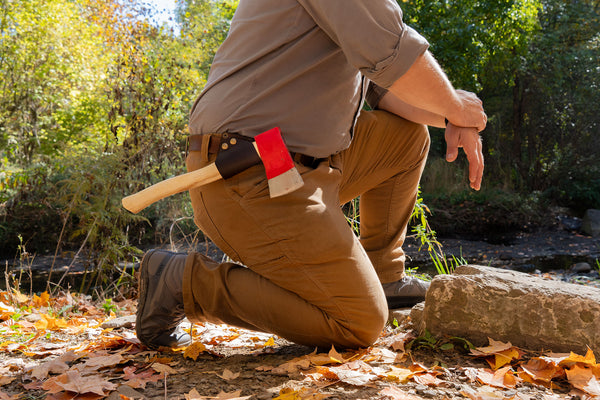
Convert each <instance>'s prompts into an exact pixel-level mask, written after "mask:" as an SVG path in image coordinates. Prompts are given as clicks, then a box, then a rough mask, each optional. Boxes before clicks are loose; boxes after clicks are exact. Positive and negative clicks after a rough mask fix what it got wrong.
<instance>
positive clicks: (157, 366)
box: [152, 363, 178, 375]
mask: <svg viewBox="0 0 600 400" xmlns="http://www.w3.org/2000/svg"><path fill="white" fill-rule="evenodd" d="M152 369H153V370H155V371H156V372H160V373H163V374H169V375H172V374H176V373H177V372H178V371H177V370H176V369H173V368H171V367H169V366H168V365H166V364H161V363H154V364H152Z"/></svg>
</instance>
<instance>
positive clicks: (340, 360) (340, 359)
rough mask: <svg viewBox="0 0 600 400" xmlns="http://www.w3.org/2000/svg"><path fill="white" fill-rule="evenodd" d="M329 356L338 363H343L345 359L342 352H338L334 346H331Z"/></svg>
mask: <svg viewBox="0 0 600 400" xmlns="http://www.w3.org/2000/svg"><path fill="white" fill-rule="evenodd" d="M329 358H330V359H331V361H332V362H334V363H338V364H341V363H343V362H344V361H345V359H344V356H342V355H341V354H340V353H338V352H337V351H336V350H335V347H333V346H331V350H329Z"/></svg>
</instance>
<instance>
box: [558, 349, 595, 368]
mask: <svg viewBox="0 0 600 400" xmlns="http://www.w3.org/2000/svg"><path fill="white" fill-rule="evenodd" d="M577 363H581V364H585V365H589V366H590V367H594V366H596V357H594V352H593V351H592V350H591V349H590V348H589V347H588V349H587V353H586V354H585V356H581V355H579V354H575V353H573V352H571V354H569V357H567V358H564V359H563V360H561V361H560V362H559V363H558V365H560V366H562V367H570V366H572V365H574V364H577Z"/></svg>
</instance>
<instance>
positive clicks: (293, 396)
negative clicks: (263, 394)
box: [273, 388, 300, 400]
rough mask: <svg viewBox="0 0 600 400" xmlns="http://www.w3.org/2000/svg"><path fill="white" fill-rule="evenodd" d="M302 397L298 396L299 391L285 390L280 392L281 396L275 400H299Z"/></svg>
mask: <svg viewBox="0 0 600 400" xmlns="http://www.w3.org/2000/svg"><path fill="white" fill-rule="evenodd" d="M299 399H300V397H299V395H298V391H297V390H292V389H290V388H283V389H281V390H280V391H279V396H277V397H275V398H274V399H273V400H299Z"/></svg>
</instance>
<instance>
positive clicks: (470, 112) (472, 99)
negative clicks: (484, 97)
mask: <svg viewBox="0 0 600 400" xmlns="http://www.w3.org/2000/svg"><path fill="white" fill-rule="evenodd" d="M456 96H457V97H458V99H459V104H460V108H459V109H457V110H456V111H455V112H454V113H452V114H451V115H447V116H446V118H448V121H450V122H451V123H453V124H454V125H455V126H472V127H475V128H477V132H481V131H482V130H484V129H485V126H486V124H487V115H486V114H485V111H484V110H483V102H482V101H481V100H480V99H479V97H477V95H476V94H475V93H472V92H467V91H466V90H460V89H458V90H456Z"/></svg>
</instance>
